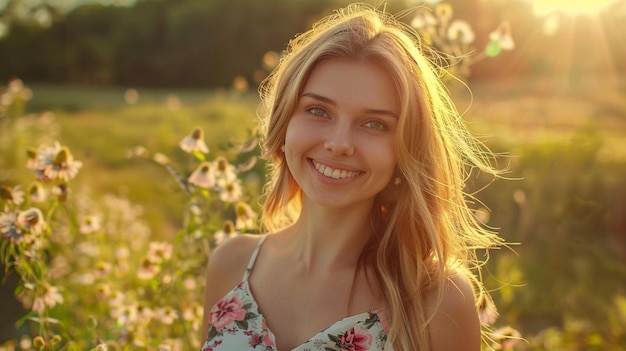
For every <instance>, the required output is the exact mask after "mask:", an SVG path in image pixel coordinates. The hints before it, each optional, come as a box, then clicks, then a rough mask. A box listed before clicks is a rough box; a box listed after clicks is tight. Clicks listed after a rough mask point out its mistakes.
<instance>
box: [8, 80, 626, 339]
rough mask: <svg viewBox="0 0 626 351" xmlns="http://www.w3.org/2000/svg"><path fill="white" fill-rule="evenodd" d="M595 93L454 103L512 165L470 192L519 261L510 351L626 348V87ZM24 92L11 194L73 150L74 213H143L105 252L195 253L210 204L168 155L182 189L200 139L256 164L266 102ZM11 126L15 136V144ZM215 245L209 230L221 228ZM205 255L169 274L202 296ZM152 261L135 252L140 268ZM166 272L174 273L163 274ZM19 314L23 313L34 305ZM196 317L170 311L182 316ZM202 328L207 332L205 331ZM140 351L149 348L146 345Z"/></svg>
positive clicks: (116, 92) (496, 94)
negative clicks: (143, 232) (192, 138)
mask: <svg viewBox="0 0 626 351" xmlns="http://www.w3.org/2000/svg"><path fill="white" fill-rule="evenodd" d="M598 81H600V79H591V78H590V80H589V81H576V82H574V83H575V84H570V83H571V82H566V83H567V84H564V83H563V81H562V80H551V79H547V78H544V79H541V80H540V79H523V80H520V79H511V80H506V81H475V82H471V83H470V86H471V89H472V95H471V96H470V94H469V93H468V92H467V90H464V89H462V87H452V88H451V89H452V92H453V94H454V95H455V98H456V101H457V102H458V105H459V109H460V110H466V109H467V112H466V113H465V117H466V119H467V121H468V123H469V125H470V128H471V129H472V130H474V131H475V132H476V133H477V134H479V135H480V136H481V138H482V139H483V140H484V142H485V143H486V144H487V145H488V146H489V147H490V148H491V149H492V150H494V151H496V152H499V153H502V154H503V156H502V157H501V159H500V162H501V165H502V166H506V167H508V168H509V169H510V172H509V173H508V174H507V177H508V178H510V179H501V180H497V181H495V182H492V179H483V177H482V176H480V175H478V176H476V177H473V178H471V179H469V182H468V188H469V189H468V190H469V191H470V192H471V191H474V190H477V189H483V188H484V190H482V191H480V192H479V193H478V194H477V197H478V199H480V202H478V203H476V204H475V207H476V211H477V215H479V216H480V218H481V219H482V220H483V221H484V222H485V223H486V224H487V225H489V226H492V227H494V228H497V229H498V230H499V232H500V233H501V235H502V237H503V238H505V239H506V240H507V241H508V242H509V243H511V245H510V248H503V249H501V250H497V251H492V252H491V253H490V256H491V258H490V260H489V262H488V264H487V267H486V269H487V274H486V275H485V277H484V280H485V282H486V284H487V287H488V288H490V289H492V290H493V296H494V299H495V302H496V304H497V305H498V306H499V311H500V318H499V320H498V321H497V322H496V326H494V328H497V327H498V326H503V327H510V328H509V329H506V328H504V329H501V330H499V333H512V330H513V329H515V330H518V331H519V332H520V333H521V335H522V337H523V338H525V339H526V341H525V342H521V343H517V344H516V345H514V346H511V345H509V346H507V345H506V344H504V345H498V347H501V348H504V349H506V348H509V349H515V350H622V349H624V347H626V285H625V284H624V282H626V219H625V218H626V196H625V195H626V142H625V141H626V101H624V99H623V96H624V94H626V83H625V82H623V81H620V82H617V83H616V84H614V85H610V86H603V85H601V84H599V83H598ZM26 84H27V85H28V86H29V88H30V90H31V92H32V98H30V99H29V100H28V101H26V102H25V105H23V106H13V107H11V108H12V109H13V110H9V111H8V112H5V114H6V116H8V115H10V114H11V113H14V114H13V117H11V118H13V120H12V122H11V123H10V124H9V123H7V121H8V118H5V121H4V122H5V123H4V124H3V125H2V127H3V129H4V130H2V131H0V135H1V136H2V141H3V143H2V144H1V145H0V146H1V150H2V155H3V157H2V158H3V160H2V162H0V170H1V171H2V173H1V174H0V176H1V177H0V183H2V184H5V183H8V184H10V185H14V184H18V183H22V182H26V183H28V182H29V181H30V179H32V175H30V174H31V173H32V172H29V171H28V170H26V169H25V168H24V164H26V162H27V161H28V159H27V156H26V152H25V151H26V150H27V149H28V148H30V147H37V146H38V145H40V144H47V145H50V144H52V143H54V141H59V142H60V143H61V144H62V145H66V146H67V147H68V148H69V149H70V150H71V151H72V154H73V156H74V158H75V159H76V160H80V161H82V163H83V165H82V167H81V170H80V172H79V173H78V175H77V176H76V178H75V179H74V180H72V193H70V196H71V198H74V197H84V196H87V197H89V198H91V199H93V201H94V202H96V203H98V202H102V203H105V202H107V201H109V200H110V199H111V197H113V198H115V199H117V200H116V201H117V202H115V203H116V205H114V207H118V210H120V208H126V207H124V206H128V210H127V211H128V212H132V213H133V215H132V216H131V217H132V218H130V219H127V221H128V222H124V223H126V224H120V226H119V227H118V232H117V233H116V235H117V236H116V238H117V239H103V240H102V241H96V243H97V244H98V245H100V246H101V249H102V250H104V248H105V247H108V246H114V245H121V243H124V240H126V239H125V238H124V235H126V234H128V235H131V236H132V235H133V233H131V232H130V231H128V230H127V229H128V226H130V224H129V223H130V222H140V223H142V224H143V225H144V226H145V227H146V228H149V230H148V232H149V235H150V237H151V239H150V240H153V241H158V242H166V243H170V244H173V245H179V246H180V245H188V244H189V243H186V242H184V241H182V242H181V241H178V240H179V239H180V237H181V235H183V234H185V233H186V234H189V233H192V232H194V228H191V227H193V226H192V225H191V224H190V221H189V216H190V214H189V213H190V210H189V209H190V208H192V207H193V205H194V201H193V199H194V198H195V197H194V196H197V195H198V194H195V195H192V196H190V195H188V194H185V192H184V191H183V190H181V187H180V184H179V183H177V182H176V180H175V179H174V178H172V177H171V175H172V174H171V173H170V171H168V169H167V167H163V165H162V164H159V162H154V160H153V156H155V154H158V153H162V154H165V155H168V157H169V159H170V161H171V164H173V165H177V167H178V171H177V172H178V174H179V175H181V176H182V177H183V178H187V177H189V176H190V174H191V173H192V171H194V169H195V165H196V164H197V163H199V162H201V161H202V160H201V159H198V155H196V154H191V155H190V154H188V153H186V152H185V151H183V150H181V149H180V147H179V143H180V141H181V140H182V139H183V138H184V137H185V136H186V135H189V134H190V133H191V131H192V130H194V128H197V127H201V128H202V130H203V131H204V140H206V143H207V146H208V147H209V149H210V152H209V153H208V155H209V156H208V157H209V158H210V159H214V158H216V157H217V156H225V157H227V158H228V159H229V160H232V162H233V164H236V163H238V162H246V160H247V159H249V158H250V156H249V154H246V155H244V154H242V153H241V152H239V151H240V150H241V149H240V147H239V146H240V145H242V144H244V143H246V141H248V140H250V139H252V140H254V136H255V131H254V128H255V126H256V116H255V111H256V107H257V103H258V100H257V96H256V93H255V92H254V91H247V92H246V91H243V92H242V91H235V90H219V91H204V90H176V89H172V90H167V89H161V90H157V89H141V88H137V90H136V95H134V92H131V93H130V94H131V95H128V94H129V92H128V90H127V89H126V88H120V87H98V88H95V87H89V86H55V85H37V84H33V85H30V84H28V82H26ZM125 94H126V95H125ZM9 125H10V126H11V129H10V130H9V129H6V128H8V126H9ZM248 149H250V150H247V152H249V153H252V154H257V153H258V148H257V149H255V148H248ZM201 157H202V156H201ZM263 178H264V167H263V164H262V162H258V163H257V164H256V165H254V166H252V168H250V169H249V170H247V171H246V172H245V176H242V180H243V183H244V184H245V186H244V191H243V195H242V201H244V202H246V203H247V204H249V205H250V208H251V209H252V210H253V211H258V196H259V193H260V190H261V189H260V187H261V184H262V183H263ZM486 185H489V186H487V187H485V186H486ZM200 195H201V197H202V196H208V195H207V194H200ZM103 199H104V200H103ZM107 199H109V200H107ZM121 199H123V201H122V200H121ZM122 203H124V204H125V205H121V204H122ZM215 206H216V203H215V202H212V201H207V204H206V206H205V207H202V208H203V211H208V212H209V213H208V215H209V216H211V213H210V212H211V211H216V213H217V212H219V214H216V215H215V216H213V217H216V218H212V219H211V221H212V222H211V223H212V224H214V225H213V227H211V228H212V229H211V230H214V231H217V230H218V229H219V228H220V227H219V223H221V222H220V221H222V220H223V219H224V217H228V216H229V215H232V209H230V210H229V209H225V208H223V207H219V206H218V207H215ZM95 207H96V206H95V205H94V208H95ZM131 209H136V211H135V210H131ZM109 211H112V210H111V209H109ZM229 211H230V212H229ZM79 212H80V211H79ZM108 218H111V217H110V216H109V217H108ZM214 220H218V221H214ZM233 220H234V217H233ZM192 222H193V221H192ZM196 229H197V228H196ZM251 229H252V228H251ZM111 230H113V229H111ZM120 230H121V231H120ZM204 230H205V231H209V227H204ZM181 233H183V234H181ZM213 235H214V232H211V233H205V234H204V237H203V239H202V240H201V242H204V243H206V242H210V243H212V241H210V240H213V239H212V238H213ZM209 239H210V240H209ZM64 240H65V241H63V242H65V243H67V245H71V244H72V243H74V242H73V241H72V240H73V239H67V238H66V239H64ZM107 240H109V241H107ZM195 242H196V243H197V242H198V241H195ZM185 243H186V244H185ZM74 244H75V243H74ZM72 245H73V244H72ZM138 245H139V244H138ZM141 245H143V246H141ZM141 245H139V246H137V247H136V249H138V250H143V249H146V247H148V244H147V243H144V244H141ZM210 245H212V244H209V246H210ZM59 252H62V251H59ZM207 253H208V250H207V249H206V247H202V248H201V249H200V250H199V251H185V252H184V254H185V255H193V254H195V255H197V258H196V259H195V261H194V262H195V263H194V264H195V266H194V267H192V268H190V269H189V270H184V269H183V268H181V266H185V265H186V264H187V263H188V262H187V261H181V262H171V263H170V268H169V269H170V270H171V272H172V273H171V276H170V277H169V278H168V279H174V280H176V278H178V277H179V276H186V277H189V276H193V280H194V281H195V280H197V282H194V286H197V288H196V290H201V287H200V286H199V285H200V284H201V278H202V276H201V268H198V267H201V263H202V262H203V260H204V259H205V256H206V255H207ZM142 254H143V252H141V251H137V255H142ZM133 255H134V253H133V254H131V257H132V256H133ZM76 264H77V265H79V266H78V267H71V266H70V267H68V270H69V271H72V270H77V271H80V270H81V269H86V268H85V267H84V266H80V265H81V264H83V265H85V264H86V263H84V262H83V263H81V262H78V263H76ZM190 265H191V264H190ZM162 269H163V272H165V271H166V269H165V265H164V266H163V267H162ZM185 269H186V268H185ZM182 271H184V274H183V273H180V272H182ZM66 274H67V275H70V274H71V273H69V272H67V273H66ZM194 275H195V276H194ZM180 279H181V281H183V278H182V277H180ZM68 281H71V280H68ZM159 282H160V283H156V282H152V283H149V284H148V283H145V284H147V285H145V284H144V283H141V282H140V283H136V282H135V283H132V284H129V285H128V286H126V288H136V289H139V290H140V291H144V290H145V291H147V292H150V291H152V293H151V294H150V298H151V299H154V298H155V297H154V296H153V295H155V294H156V293H157V292H158V293H163V292H164V290H163V285H164V284H163V282H162V281H159ZM11 283H15V282H14V281H12V280H9V283H8V284H5V285H4V286H2V295H3V296H11V295H12V294H13V291H11V288H12V287H11ZM135 284H138V285H135ZM142 284H144V285H142ZM66 289H68V290H69V289H71V286H68V287H66ZM151 289H153V290H151ZM172 289H173V288H172ZM173 291H174V290H170V293H173ZM165 292H167V290H165ZM66 293H67V294H68V295H67V296H69V297H66V298H65V301H66V302H69V301H73V302H74V307H72V308H74V309H76V308H79V307H77V306H81V305H80V304H81V303H84V304H85V306H81V307H80V308H82V309H83V310H84V311H86V312H89V314H91V315H93V316H96V317H97V316H98V315H97V313H98V311H102V308H103V306H100V305H98V303H97V302H94V301H85V300H80V298H78V297H71V295H72V294H71V293H70V292H69V291H66ZM187 293H188V294H189V295H187V300H188V301H187V303H189V302H190V301H192V300H194V299H195V302H196V303H200V301H199V300H198V299H199V296H200V295H199V294H198V293H197V291H196V292H194V293H192V292H187ZM72 298H73V299H75V300H71V299H72ZM162 298H165V299H167V298H166V297H162ZM10 299H11V301H12V303H13V304H19V303H20V302H24V301H22V300H20V302H18V300H15V299H14V298H10ZM157 300H158V299H156V300H155V301H157ZM150 301H152V300H150ZM26 302H27V301H26ZM161 302H163V301H161ZM145 303H146V304H148V301H145ZM184 303H185V302H180V301H179V304H178V305H176V304H172V306H174V307H173V308H174V309H175V310H176V311H179V312H180V316H182V314H183V312H184V308H183V307H181V306H184ZM94 306H95V307H94ZM155 306H156V305H155ZM72 308H69V309H70V310H71V309H72ZM154 309H155V310H156V308H154ZM52 311H56V313H57V315H60V316H64V318H66V319H67V320H69V321H75V322H76V321H83V319H81V318H80V317H77V316H73V315H72V314H73V313H71V312H70V311H68V310H63V309H62V308H61V307H60V306H57V307H56V310H54V309H53V310H52ZM81 311H82V310H81ZM11 313H13V314H15V318H14V319H12V320H16V319H18V318H20V315H19V314H20V313H26V311H20V310H18V311H11ZM31 317H32V316H31ZM194 318H195V320H196V321H197V320H198V318H199V317H198V316H196V317H194ZM181 319H182V317H181ZM192 319H193V318H192ZM192 319H190V320H192ZM163 320H164V319H162V321H163ZM117 322H118V324H119V319H118V321H117ZM93 324H94V325H93V326H92V327H91V328H90V330H91V331H90V332H91V333H92V334H89V335H90V337H94V335H96V336H97V338H98V339H99V340H107V339H114V337H115V335H113V334H111V333H108V332H107V333H104V332H102V333H99V332H98V331H97V330H98V326H100V327H102V328H103V330H104V329H106V328H110V330H116V329H115V328H116V327H118V328H119V325H117V326H108V325H105V323H104V321H99V323H96V322H93ZM113 324H115V323H113ZM162 324H163V326H162V327H167V326H168V324H167V323H165V322H162ZM28 329H29V328H28V327H25V326H23V327H22V328H20V329H19V332H17V331H15V327H14V324H13V323H12V322H11V323H6V324H3V326H2V330H0V335H2V339H0V343H2V342H4V341H5V340H9V339H16V340H17V339H20V338H21V335H22V334H23V333H27V331H28ZM35 329H36V328H35ZM74 329H75V328H74ZM106 330H109V329H106ZM162 330H164V329H159V330H158V331H153V333H154V334H151V335H148V336H145V335H144V336H142V337H144V339H145V340H149V337H156V336H158V337H161V336H162V335H161V334H158V333H159V332H163V331H162ZM172 330H173V331H170V332H169V333H170V334H172V335H174V334H175V335H178V336H180V335H186V336H185V337H180V338H181V339H184V340H186V341H184V342H183V343H182V344H175V343H166V342H165V341H162V342H161V343H165V344H167V345H170V346H169V347H170V349H177V348H176V347H178V346H176V345H179V346H180V345H185V346H187V347H189V346H191V347H196V348H197V343H198V340H196V338H197V337H198V336H196V337H190V336H189V331H190V330H192V331H193V328H191V329H189V328H187V329H186V327H180V330H179V329H177V328H172ZM181 330H182V331H181ZM131 331H132V330H131ZM135 331H136V330H135ZM77 335H82V334H81V333H80V332H79V331H76V330H71V328H70V331H67V332H66V334H62V337H63V338H64V340H67V339H68V338H71V337H72V336H73V337H74V338H78V336H77ZM130 335H132V332H131V333H130ZM163 335H165V334H163ZM83 336H84V335H83ZM135 336H136V335H135ZM94 338H95V337H94ZM127 338H130V337H128V336H127ZM169 338H170V337H169V336H168V337H167V338H166V337H163V338H162V339H169ZM172 338H173V337H172ZM131 339H132V338H131ZM140 339H141V338H139V337H136V338H135V341H137V340H140ZM118 340H119V339H118ZM141 340H143V339H141ZM92 341H93V340H92ZM157 344H159V343H157ZM157 344H155V345H149V344H143V345H140V344H138V343H135V344H134V346H133V347H140V348H146V349H156V345H157ZM171 345H174V346H171ZM80 346H81V347H84V346H85V344H80ZM90 346H93V345H90ZM109 346H110V347H113V346H111V345H109ZM32 347H34V346H32ZM6 349H8V348H6ZM23 349H28V348H23ZM120 349H122V348H120ZM124 349H125V348H124ZM183 349H186V348H183Z"/></svg>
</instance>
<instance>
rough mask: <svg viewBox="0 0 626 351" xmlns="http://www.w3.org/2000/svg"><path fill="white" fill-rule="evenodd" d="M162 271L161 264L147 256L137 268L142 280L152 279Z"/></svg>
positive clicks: (138, 276)
mask: <svg viewBox="0 0 626 351" xmlns="http://www.w3.org/2000/svg"><path fill="white" fill-rule="evenodd" d="M160 271H161V266H160V265H159V264H158V263H156V262H153V261H152V260H150V258H148V257H146V258H144V259H143V260H141V265H140V266H139V268H138V269H137V278H139V279H141V280H150V279H152V278H154V277H156V275H157V274H159V272H160Z"/></svg>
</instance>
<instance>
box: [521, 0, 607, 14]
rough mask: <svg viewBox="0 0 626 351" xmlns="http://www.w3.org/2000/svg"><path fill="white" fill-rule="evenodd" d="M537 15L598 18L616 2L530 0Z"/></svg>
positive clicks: (604, 0) (595, 0)
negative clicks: (553, 14) (559, 14)
mask: <svg viewBox="0 0 626 351" xmlns="http://www.w3.org/2000/svg"><path fill="white" fill-rule="evenodd" d="M530 1H531V2H532V3H533V10H534V12H535V14H536V15H540V16H541V15H546V14H550V13H555V12H556V13H558V12H560V13H563V14H564V15H569V16H578V15H584V16H597V15H598V14H599V13H600V12H602V11H603V10H605V9H606V8H608V7H609V5H611V4H612V3H615V2H616V0H530Z"/></svg>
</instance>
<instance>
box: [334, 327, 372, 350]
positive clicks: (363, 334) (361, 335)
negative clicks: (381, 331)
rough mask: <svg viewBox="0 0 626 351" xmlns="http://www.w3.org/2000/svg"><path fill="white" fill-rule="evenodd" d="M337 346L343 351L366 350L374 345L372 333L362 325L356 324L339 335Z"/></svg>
mask: <svg viewBox="0 0 626 351" xmlns="http://www.w3.org/2000/svg"><path fill="white" fill-rule="evenodd" d="M337 346H339V348H340V350H342V351H366V350H369V349H370V347H371V346H372V335H371V334H370V333H369V331H368V330H367V329H365V328H364V327H362V326H361V325H355V326H354V327H353V328H351V329H350V330H348V331H346V332H345V333H344V334H343V335H341V334H340V335H339V338H338V340H337Z"/></svg>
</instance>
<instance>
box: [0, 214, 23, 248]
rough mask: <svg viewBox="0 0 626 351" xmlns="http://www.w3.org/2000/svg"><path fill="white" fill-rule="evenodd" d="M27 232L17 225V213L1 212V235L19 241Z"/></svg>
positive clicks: (12, 240)
mask: <svg viewBox="0 0 626 351" xmlns="http://www.w3.org/2000/svg"><path fill="white" fill-rule="evenodd" d="M25 234H26V232H25V231H24V230H23V229H22V228H20V227H19V226H18V225H17V214H15V213H13V212H9V213H6V212H5V213H0V235H2V238H4V239H8V240H9V241H10V242H12V243H19V242H21V241H22V240H23V239H24V235H25Z"/></svg>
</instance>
